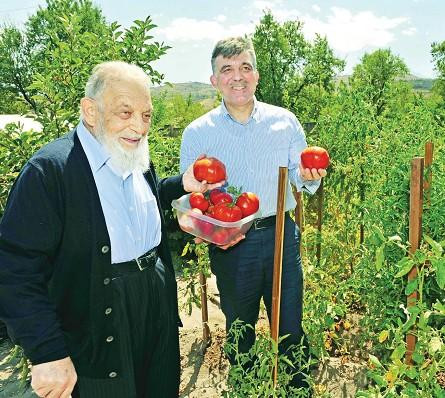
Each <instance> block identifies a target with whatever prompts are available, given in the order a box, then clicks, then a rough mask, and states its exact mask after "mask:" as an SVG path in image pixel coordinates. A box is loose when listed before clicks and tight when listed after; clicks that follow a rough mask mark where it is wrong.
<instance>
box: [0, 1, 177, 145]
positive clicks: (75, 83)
mask: <svg viewBox="0 0 445 398" xmlns="http://www.w3.org/2000/svg"><path fill="white" fill-rule="evenodd" d="M154 27H156V25H154V24H153V23H152V20H151V18H150V17H147V18H146V19H145V20H143V21H142V20H138V21H134V24H133V25H132V26H131V27H130V28H128V29H125V30H121V29H120V26H119V25H118V24H117V23H116V22H113V23H111V24H108V23H106V22H105V20H104V18H103V16H102V14H101V11H100V10H99V9H98V8H97V7H96V6H93V4H92V3H91V2H90V1H89V0H77V1H68V0H48V1H47V6H46V8H39V10H38V11H37V13H36V14H35V15H33V16H31V17H30V18H29V20H28V21H27V23H26V30H25V31H24V32H21V31H19V30H18V29H17V28H14V27H6V28H4V30H3V31H2V33H1V36H0V54H2V55H3V57H2V59H3V62H2V63H0V68H1V70H0V72H1V73H2V75H4V76H5V79H4V81H5V83H4V88H5V89H7V90H9V91H10V92H14V93H15V94H17V95H21V97H22V98H23V99H24V100H25V101H26V103H27V104H28V106H29V111H30V112H32V113H33V114H34V115H35V118H36V119H37V120H38V121H39V122H40V123H41V124H42V125H43V129H44V131H45V133H46V135H47V138H48V140H50V139H52V138H54V137H58V136H60V135H62V134H65V133H66V132H67V130H68V129H70V128H72V127H73V126H74V125H75V124H76V123H77V121H78V107H79V105H78V104H79V101H80V98H81V97H82V96H83V90H84V87H85V83H86V80H87V78H88V76H89V75H90V74H91V70H92V68H93V67H94V66H95V65H96V64H98V63H100V62H102V61H108V60H124V61H127V62H130V63H135V64H137V65H139V66H140V67H142V68H143V69H144V70H145V71H147V73H148V74H149V76H150V77H151V78H152V80H153V81H154V82H160V81H161V80H162V78H163V75H162V74H160V73H159V72H156V71H155V70H154V69H153V68H152V67H151V65H150V63H151V62H152V61H154V60H157V59H159V58H160V57H161V56H162V55H163V54H165V52H166V50H167V49H168V48H169V47H167V46H165V45H164V44H163V43H158V42H156V41H153V40H152V38H153V37H152V36H151V35H150V30H152V29H153V28H154Z"/></svg>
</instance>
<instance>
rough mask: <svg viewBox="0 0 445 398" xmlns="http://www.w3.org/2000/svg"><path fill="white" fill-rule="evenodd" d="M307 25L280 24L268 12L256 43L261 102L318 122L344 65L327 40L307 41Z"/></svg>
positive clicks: (262, 21)
mask: <svg viewBox="0 0 445 398" xmlns="http://www.w3.org/2000/svg"><path fill="white" fill-rule="evenodd" d="M302 27H303V24H302V22H300V21H288V22H284V23H283V24H280V23H278V22H276V21H275V20H274V17H273V15H272V14H271V13H270V12H267V13H266V14H265V15H264V16H263V18H262V19H261V21H260V23H259V24H258V25H257V26H256V28H255V33H254V35H253V44H254V47H255V52H256V55H257V64H258V65H257V67H258V72H259V74H260V80H259V84H258V88H257V92H256V96H257V98H258V99H259V100H260V101H265V102H267V103H270V104H273V105H278V106H285V107H287V108H289V109H290V110H291V111H293V112H294V113H295V114H296V115H297V116H299V117H300V119H301V120H305V121H312V120H316V119H317V117H318V114H319V112H320V109H321V108H322V106H323V99H324V97H325V96H327V95H328V94H330V93H332V91H333V90H334V77H335V75H336V74H337V73H339V72H340V71H342V70H343V68H344V62H343V61H341V60H340V59H338V58H336V57H334V55H333V51H332V49H331V48H330V47H329V45H328V42H327V39H326V38H323V37H321V36H319V35H317V36H316V38H315V40H314V42H313V43H310V42H309V41H307V40H306V39H305V38H304V35H303V33H302Z"/></svg>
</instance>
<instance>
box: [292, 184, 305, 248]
mask: <svg viewBox="0 0 445 398" xmlns="http://www.w3.org/2000/svg"><path fill="white" fill-rule="evenodd" d="M293 194H294V198H295V201H296V202H297V204H296V205H295V223H296V224H297V225H298V229H299V230H300V234H301V236H303V225H304V224H303V211H304V209H303V194H302V192H298V191H297V190H296V189H294V190H293ZM300 256H301V239H300Z"/></svg>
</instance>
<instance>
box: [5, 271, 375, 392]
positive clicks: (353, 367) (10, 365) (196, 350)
mask: <svg viewBox="0 0 445 398" xmlns="http://www.w3.org/2000/svg"><path fill="white" fill-rule="evenodd" d="M182 286H183V283H182V282H181V281H179V297H180V298H181V296H182V294H181V288H182ZM208 294H209V300H208V308H209V323H208V324H209V327H210V330H211V334H212V341H211V344H210V346H209V347H208V348H207V350H205V354H203V353H204V346H203V342H202V324H201V311H200V310H199V309H196V308H194V309H193V311H192V313H191V315H188V314H186V313H185V311H182V312H181V319H182V321H183V324H184V327H183V328H182V329H181V331H180V341H181V368H182V375H181V386H180V398H219V397H222V396H223V392H224V390H225V387H226V376H227V372H228V369H229V366H228V362H227V360H226V358H225V357H224V355H223V350H222V347H223V344H224V339H225V331H224V330H225V319H224V315H223V314H222V312H221V310H220V309H219V305H218V304H219V295H218V291H217V289H216V283H215V280H214V278H210V279H209V281H208ZM260 323H262V324H263V326H264V327H267V320H266V319H265V318H264V316H263V317H262V319H260ZM11 349H12V346H11V343H10V342H9V341H8V340H3V341H1V342H0V398H15V397H20V398H31V397H36V396H35V395H34V394H32V392H31V391H30V389H29V387H27V386H26V385H25V386H23V385H22V384H21V383H20V381H19V371H18V370H17V369H16V368H15V366H16V365H17V359H15V360H13V361H9V362H7V361H6V356H7V354H8V352H9V351H10V350H11ZM365 372H366V369H365V366H364V365H363V364H360V363H355V362H345V363H342V361H341V359H340V358H330V359H329V360H328V361H326V362H325V363H323V364H320V365H319V367H318V369H317V370H316V371H314V373H313V377H314V380H315V383H316V394H315V397H320V398H321V397H323V398H328V397H329V398H353V397H354V396H355V393H356V390H357V388H358V387H364V386H366V384H367V382H368V380H367V378H366V375H365ZM123 398H124V397H123Z"/></svg>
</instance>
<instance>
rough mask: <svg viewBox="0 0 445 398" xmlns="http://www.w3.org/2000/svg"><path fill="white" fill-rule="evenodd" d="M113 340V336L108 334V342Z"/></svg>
mask: <svg viewBox="0 0 445 398" xmlns="http://www.w3.org/2000/svg"><path fill="white" fill-rule="evenodd" d="M113 340H114V337H113V336H108V337H107V340H106V341H107V343H111V342H112V341H113Z"/></svg>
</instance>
